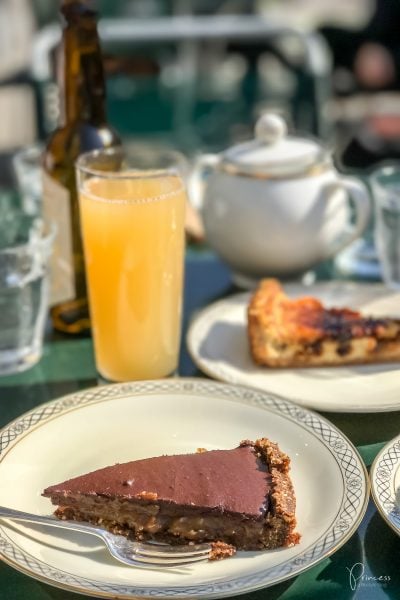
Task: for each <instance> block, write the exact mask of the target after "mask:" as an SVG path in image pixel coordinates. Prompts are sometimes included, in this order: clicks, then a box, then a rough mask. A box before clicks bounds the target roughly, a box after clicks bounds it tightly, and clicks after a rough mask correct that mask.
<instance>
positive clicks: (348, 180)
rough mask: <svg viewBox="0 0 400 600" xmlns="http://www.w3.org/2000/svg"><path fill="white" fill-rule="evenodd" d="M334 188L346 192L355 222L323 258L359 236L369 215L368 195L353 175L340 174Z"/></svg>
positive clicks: (331, 254)
mask: <svg viewBox="0 0 400 600" xmlns="http://www.w3.org/2000/svg"><path fill="white" fill-rule="evenodd" d="M335 188H336V189H337V188H339V189H341V188H344V189H345V190H346V191H347V192H348V194H349V200H350V202H352V203H353V205H354V211H355V223H354V224H352V225H350V226H349V228H348V229H347V230H346V231H345V232H344V233H343V235H342V236H340V238H339V239H338V240H337V242H336V244H333V247H332V248H331V249H330V251H329V252H328V253H327V255H326V256H325V259H327V258H331V257H333V256H335V255H336V254H337V253H338V252H339V251H340V250H343V249H344V248H345V247H347V246H349V245H350V244H351V243H352V242H354V240H356V239H357V238H358V237H360V236H361V235H362V234H363V233H364V231H365V229H366V228H367V225H368V222H369V218H370V216H371V202H370V196H369V193H368V189H367V187H366V185H365V184H364V183H361V181H359V180H358V179H356V178H355V177H343V176H342V177H339V179H338V180H337V183H336V185H335Z"/></svg>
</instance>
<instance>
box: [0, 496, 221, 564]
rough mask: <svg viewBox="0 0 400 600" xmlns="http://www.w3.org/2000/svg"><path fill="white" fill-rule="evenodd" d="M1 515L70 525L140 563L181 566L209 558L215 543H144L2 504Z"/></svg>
mask: <svg viewBox="0 0 400 600" xmlns="http://www.w3.org/2000/svg"><path fill="white" fill-rule="evenodd" d="M0 519H12V520H16V521H25V522H28V523H36V524H39V525H48V526H49V527H58V528H60V529H69V530H70V531H78V532H79V533H88V534H89V535H94V536H96V537H98V538H100V539H101V540H103V542H104V543H105V545H106V546H107V548H108V550H109V552H110V554H111V555H112V556H113V557H114V558H116V559H117V560H119V561H120V562H122V563H124V564H126V565H130V566H135V567H137V566H140V567H180V566H186V565H190V564H193V563H197V562H200V561H204V560H208V559H209V557H210V552H211V546H210V545H209V544H193V545H190V544H187V545H185V546H170V545H168V544H158V543H153V542H151V543H143V542H135V541H132V540H128V539H127V538H126V537H124V536H123V535H114V534H113V533H110V532H108V531H106V530H105V529H101V528H100V527H95V526H91V525H88V524H86V523H80V522H78V521H60V520H59V519H57V518H56V517H45V516H42V515H34V514H31V513H26V512H21V511H19V510H14V509H12V508H6V507H4V506H0Z"/></svg>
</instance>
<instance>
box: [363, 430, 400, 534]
mask: <svg viewBox="0 0 400 600" xmlns="http://www.w3.org/2000/svg"><path fill="white" fill-rule="evenodd" d="M369 476H370V481H371V492H372V497H373V499H374V502H375V504H376V507H377V509H378V510H379V512H380V513H381V515H382V517H383V518H384V519H385V521H386V522H387V524H388V525H389V526H390V527H391V528H392V529H393V531H395V532H396V533H397V535H400V435H398V436H397V437H395V438H394V439H393V440H390V442H388V443H387V444H386V445H385V446H384V448H382V450H381V451H380V452H379V453H378V454H377V456H376V458H375V460H374V462H373V464H372V467H371V470H370V474H369Z"/></svg>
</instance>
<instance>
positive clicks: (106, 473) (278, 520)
mask: <svg viewBox="0 0 400 600" xmlns="http://www.w3.org/2000/svg"><path fill="white" fill-rule="evenodd" d="M289 463H290V459H289V457H288V456H287V455H286V454H283V452H281V451H280V449H279V448H278V446H277V444H275V443H273V442H270V441H269V440H268V439H265V438H263V439H260V440H257V441H256V442H251V441H248V440H246V441H243V442H241V444H240V446H239V447H238V448H234V449H232V450H210V451H202V450H200V451H198V452H197V453H195V454H182V455H175V456H158V457H155V458H147V459H143V460H136V461H132V462H128V463H123V464H116V465H113V466H110V467H105V468H104V469H99V470H97V471H93V472H91V473H88V474H86V475H81V476H80V477H75V478H74V479H69V480H68V481H64V482H63V483H59V484H56V485H52V486H50V487H48V488H47V489H45V490H44V492H43V496H46V497H48V498H50V499H51V501H52V503H53V504H55V505H58V508H57V510H56V512H55V514H56V516H57V517H59V518H60V519H74V520H78V521H89V522H91V523H95V524H97V525H100V526H102V527H104V528H106V529H108V530H110V531H112V532H114V533H118V534H122V535H126V536H128V537H132V538H135V539H138V540H157V541H161V542H168V543H172V544H187V543H190V542H211V543H213V555H212V558H223V557H225V556H228V555H231V554H233V553H234V552H235V551H236V549H240V550H263V549H270V548H278V547H280V546H291V545H293V544H296V543H297V542H298V541H299V535H298V534H297V533H295V532H294V529H295V525H296V519H295V505H296V502H295V495H294V491H293V486H292V482H291V480H290V477H289Z"/></svg>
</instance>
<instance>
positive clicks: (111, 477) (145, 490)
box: [44, 446, 270, 518]
mask: <svg viewBox="0 0 400 600" xmlns="http://www.w3.org/2000/svg"><path fill="white" fill-rule="evenodd" d="M269 491H270V474H269V472H268V469H267V466H266V465H265V463H264V462H263V461H261V459H260V458H258V457H257V455H256V454H255V451H254V448H253V447H252V446H243V447H240V448H235V449H233V450H210V451H207V452H201V453H197V454H181V455H175V456H159V457H155V458H146V459H143V460H136V461H132V462H128V463H123V464H116V465H114V466H110V467H105V468H104V469H99V470H97V471H93V472H91V473H88V474H86V475H81V476H80V477H75V478H74V479H70V480H68V481H65V482H63V483H60V484H58V485H54V486H51V487H49V488H47V489H46V490H45V491H44V495H45V496H53V495H59V494H61V495H65V494H66V495H69V494H84V495H98V496H106V497H117V498H121V499H127V500H130V499H136V498H138V499H141V500H143V501H155V502H168V503H173V504H176V505H180V506H188V505H189V506H192V507H194V506H195V507H200V508H204V509H207V510H210V509H211V510H212V509H215V510H219V511H227V512H229V513H240V514H242V515H247V516H249V517H251V518H261V517H262V516H263V515H265V513H266V511H267V510H268V496H269Z"/></svg>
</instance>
